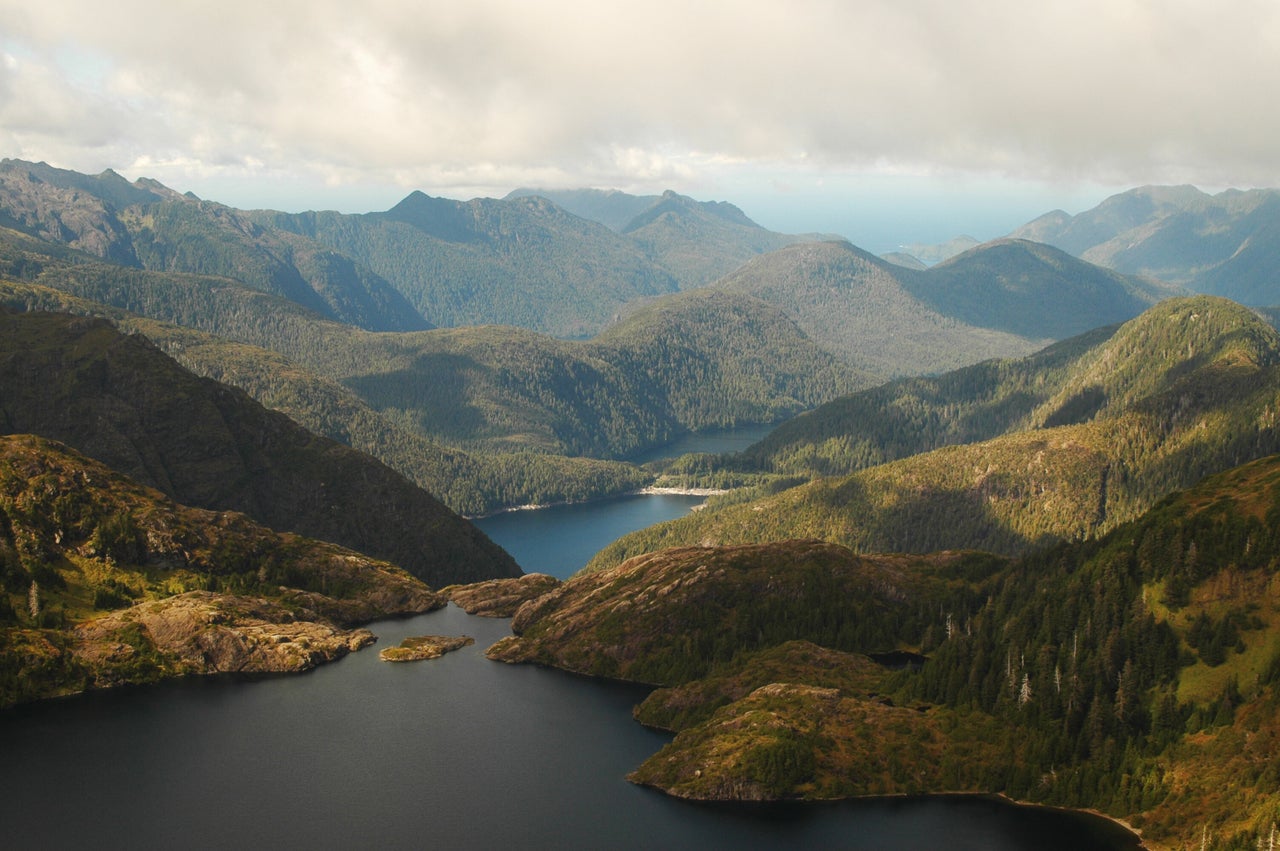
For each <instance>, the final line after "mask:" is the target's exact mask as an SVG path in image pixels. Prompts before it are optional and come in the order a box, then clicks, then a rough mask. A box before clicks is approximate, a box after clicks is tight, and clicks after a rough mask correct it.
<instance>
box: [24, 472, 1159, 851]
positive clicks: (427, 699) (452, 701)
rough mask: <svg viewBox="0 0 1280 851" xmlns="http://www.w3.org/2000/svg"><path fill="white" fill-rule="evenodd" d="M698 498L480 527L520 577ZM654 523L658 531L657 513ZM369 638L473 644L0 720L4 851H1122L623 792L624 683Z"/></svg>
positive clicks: (823, 810) (632, 759) (633, 744)
mask: <svg viewBox="0 0 1280 851" xmlns="http://www.w3.org/2000/svg"><path fill="white" fill-rule="evenodd" d="M698 501H699V500H697V499H695V498H689V497H667V496H651V497H629V498H625V499H620V500H609V501H606V502H605V503H593V504H589V505H582V506H561V507H557V508H551V509H545V510H539V511H527V512H514V513H511V514H506V515H498V516H496V517H492V518H487V519H486V520H485V521H483V522H482V523H481V525H482V526H484V527H485V528H486V529H487V530H488V531H489V532H490V534H491V535H492V536H493V537H494V538H495V540H498V541H499V542H500V543H504V545H507V546H510V547H511V550H512V553H513V555H515V557H516V559H517V561H519V562H520V563H521V565H523V566H524V567H525V568H526V569H527V570H542V571H543V572H548V573H553V574H556V575H561V576H565V575H569V574H570V573H573V572H574V571H576V570H577V569H579V568H580V567H581V566H582V564H584V563H585V561H586V560H587V559H588V558H590V556H591V555H592V554H594V552H595V551H596V550H598V549H599V548H600V547H601V546H603V545H604V544H605V543H608V542H609V541H611V540H613V539H614V538H616V537H617V536H618V535H619V534H622V533H623V532H625V531H631V529H634V528H639V527H640V526H643V525H648V524H649V523H652V522H656V519H666V517H667V516H668V515H671V516H678V514H680V513H684V512H686V511H688V510H689V507H690V506H691V505H693V504H696V502H698ZM655 518H656V519H655ZM370 628H371V629H372V630H373V632H374V633H375V634H377V635H378V636H379V646H382V647H386V646H391V645H394V644H396V643H398V642H399V641H400V640H401V639H402V638H404V637H406V636H410V635H423V634H443V635H462V634H465V635H471V636H473V637H474V638H475V639H476V644H475V645H474V646H471V647H467V648H464V649H462V650H460V651H457V652H455V653H450V654H448V655H446V656H444V657H443V658H441V659H437V660H434V661H427V662H418V663H410V664H399V665H392V664H388V663H385V662H381V661H379V659H378V656H377V652H376V649H369V650H365V651H363V652H360V653H356V654H352V655H351V656H349V657H347V658H346V659H343V660H342V661H340V662H337V663H335V664H332V665H328V666H325V667H322V668H319V669H317V670H315V671H313V672H310V673H308V674H303V675H298V676H287V677H271V678H259V679H254V680H245V679H235V678H230V677H225V678H216V679H204V680H196V681H191V682H179V683H166V684H163V685H159V686H152V687H141V688H134V689H126V690H119V691H115V692H106V693H100V694H91V695H84V696H80V697H76V698H70V699H66V700H59V701H49V702H45V703H41V704H36V705H33V706H25V707H18V708H16V709H12V710H8V711H3V712H0V754H2V755H3V758H2V759H0V837H2V842H0V844H2V845H3V846H4V847H7V848H42V849H49V848H81V847H86V846H90V845H92V846H93V847H97V848H105V849H113V848H129V849H152V848H156V849H159V848H166V849H168V848H179V847H180V848H228V849H231V848H235V849H240V848H282V849H292V848H308V849H312V848H319V849H326V848H344V849H348V848H380V849H399V848H405V849H409V848H448V849H455V848H457V849H470V848H484V849H489V848H503V847H520V848H616V849H632V848H634V849H647V848H664V849H683V848H689V849H693V848H699V849H705V848H742V849H772V848H846V849H854V851H857V850H858V849H867V851H871V849H876V851H907V849H918V848H939V849H952V851H979V849H982V851H1020V849H1037V851H1045V850H1046V849H1047V851H1066V849H1072V851H1076V849H1082V848H1090V849H1132V848H1136V847H1138V846H1137V843H1136V841H1135V840H1134V838H1133V837H1132V836H1131V835H1130V834H1128V833H1127V832H1126V831H1124V830H1122V829H1120V828H1119V827H1117V826H1115V825H1113V824H1111V823H1110V822H1107V821H1105V820H1102V819H1098V818H1094V817H1090V816H1086V815H1083V814H1076V813H1067V812H1059V811H1050V810H1042V809H1037V808H1028V807H1018V806H1014V805H1011V804H1008V803H1006V802H1003V801H999V800H995V799H991V798H982V797H959V798H950V797H948V798H919V799H889V800H872V801H857V802H841V803H833V804H821V805H797V804H790V805H754V806H748V805H739V806H729V805H723V806H716V805H697V804H691V803H687V802H683V801H678V800H674V799H671V798H668V797H666V796H664V795H662V794H660V793H658V792H655V791H653V790H649V789H642V788H639V787H636V786H633V785H632V784H630V783H628V782H626V780H625V779H624V778H625V776H626V774H627V772H628V771H630V770H631V769H633V768H635V767H636V766H637V765H639V764H640V763H641V762H642V761H643V760H644V759H645V758H646V757H648V756H649V755H650V754H652V753H654V752H655V751H656V750H658V749H659V748H660V747H661V746H662V745H663V744H664V743H665V742H666V741H668V740H669V737H668V736H667V735H665V734H662V733H658V732H655V731H651V730H647V729H645V728H643V727H641V726H640V725H639V724H636V723H635V722H634V721H632V720H631V708H632V707H633V706H634V705H635V704H636V703H637V702H639V701H640V700H641V699H642V698H643V696H644V694H645V690H644V689H643V688H638V687H634V686H629V685H626V684H619V683H605V682H598V681H594V680H589V679H585V678H582V677H576V676H573V675H570V674H565V673H563V672H559V671H553V670H547V669H541V668H534V667H527V666H508V665H503V664H500V663H496V662H490V661H488V660H487V659H485V658H484V656H483V651H484V649H485V648H487V647H488V646H489V645H490V644H492V643H493V642H494V641H496V640H498V639H499V638H501V637H502V636H504V635H506V634H508V621H506V620H493V619H485V618H472V617H468V616H467V615H466V614H464V613H463V612H462V611H461V610H459V609H457V608H456V607H453V606H450V607H448V608H447V609H443V610H441V611H438V612H433V613H431V614H427V615H421V616H418V617H415V618H411V619H404V620H392V621H383V622H379V623H375V624H372V625H371V626H370Z"/></svg>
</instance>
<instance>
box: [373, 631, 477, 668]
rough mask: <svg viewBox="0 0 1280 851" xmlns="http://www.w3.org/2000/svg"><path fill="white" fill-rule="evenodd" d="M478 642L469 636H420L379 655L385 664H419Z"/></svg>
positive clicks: (387, 649) (408, 639) (413, 637)
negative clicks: (424, 660)
mask: <svg viewBox="0 0 1280 851" xmlns="http://www.w3.org/2000/svg"><path fill="white" fill-rule="evenodd" d="M475 643H476V640H475V639H474V638H472V637H471V636H469V635H459V636H456V637H450V636H447V635H418V636H411V637H409V638H406V639H405V640H404V641H401V642H400V644H399V646H396V647H388V648H386V649H385V650H383V651H381V652H380V653H379V654H378V658H379V659H381V660H382V661H384V662H419V661H421V660H423V659H439V658H440V657H441V656H443V655H444V654H446V653H448V652H450V651H452V650H461V649H462V648H463V647H466V646H468V645H470V644H475Z"/></svg>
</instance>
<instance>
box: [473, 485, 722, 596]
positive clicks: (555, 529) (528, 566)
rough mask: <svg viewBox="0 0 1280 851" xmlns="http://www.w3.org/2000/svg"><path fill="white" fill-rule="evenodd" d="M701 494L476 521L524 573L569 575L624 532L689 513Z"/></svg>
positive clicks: (569, 507)
mask: <svg viewBox="0 0 1280 851" xmlns="http://www.w3.org/2000/svg"><path fill="white" fill-rule="evenodd" d="M704 500H705V497H700V496H684V495H680V494H633V495H631V496H621V497H615V498H612V499H602V500H597V501H595V502H584V503H580V504H577V505H552V506H549V507H547V508H535V509H528V510H524V511H507V512H504V513H502V514H493V515H490V516H488V517H482V518H480V519H479V520H476V521H475V524H476V525H477V526H479V527H480V529H481V530H483V531H484V533H485V534H486V535H488V536H489V537H490V538H491V539H492V540H493V542H494V543H495V544H497V545H498V546H500V547H502V548H503V549H504V550H506V551H507V552H509V553H511V557H512V558H514V559H515V560H516V564H518V565H520V567H521V568H522V569H523V570H524V572H525V573H547V574H550V575H551V576H555V577H557V578H559V579H568V578H569V577H570V576H572V575H573V574H575V573H577V572H578V571H579V570H581V569H582V568H583V567H585V566H586V564H587V562H588V561H590V560H591V557H592V556H594V555H595V554H596V553H598V552H600V550H602V549H604V547H605V546H607V545H608V544H611V543H613V542H614V541H616V540H617V539H618V538H621V537H622V536H623V535H625V534H627V533H628V532H634V531H635V530H637V529H643V528H645V527H646V526H652V525H653V524H655V523H661V522H663V521H666V520H674V519H675V518H677V517H680V516H683V515H685V514H688V513H689V512H690V511H691V510H692V509H693V507H694V506H696V505H699V504H701V503H702V502H703V501H704Z"/></svg>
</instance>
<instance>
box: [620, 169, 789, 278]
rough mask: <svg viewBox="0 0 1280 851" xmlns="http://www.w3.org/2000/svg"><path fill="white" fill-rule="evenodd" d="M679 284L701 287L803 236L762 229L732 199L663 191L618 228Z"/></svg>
mask: <svg viewBox="0 0 1280 851" xmlns="http://www.w3.org/2000/svg"><path fill="white" fill-rule="evenodd" d="M622 233H623V234H625V235H626V236H628V237H630V238H631V239H632V240H633V241H635V242H636V244H638V245H639V246H640V248H641V249H642V250H643V251H644V252H645V255H646V256H648V257H649V258H650V259H651V260H653V262H655V263H656V264H658V265H659V266H660V267H662V268H663V269H666V270H668V271H669V272H671V274H672V275H673V276H675V278H676V280H678V281H680V286H681V289H691V288H693V287H701V286H705V285H706V284H709V283H711V282H712V281H715V280H717V279H719V278H722V277H724V276H725V275H727V274H729V273H730V272H732V271H733V270H734V269H737V268H738V267H739V266H741V265H742V264H743V263H745V262H747V261H748V260H750V259H752V258H753V257H757V256H759V255H761V254H766V253H768V252H770V251H774V250H776V249H779V248H782V247H783V246H786V245H791V244H793V243H796V242H807V241H809V240H808V239H807V238H804V237H796V236H787V235H785V234H780V233H774V232H773V231H769V230H765V229H764V228H762V227H760V226H759V225H757V224H756V223H755V222H753V221H751V219H749V218H747V216H746V215H745V214H744V213H743V212H742V211H741V210H739V209H738V208H737V207H735V206H733V205H732V204H728V203H725V202H722V201H721V202H716V201H695V200H693V199H692V198H687V197H685V196H683V195H677V194H676V193H674V192H665V193H663V195H662V197H661V198H659V199H658V200H657V201H655V202H654V203H653V204H652V205H651V206H650V207H648V208H647V209H645V210H644V211H643V212H641V213H640V214H639V215H638V216H636V217H635V218H634V219H632V220H631V221H630V222H628V223H627V225H626V226H625V227H624V228H623V229H622Z"/></svg>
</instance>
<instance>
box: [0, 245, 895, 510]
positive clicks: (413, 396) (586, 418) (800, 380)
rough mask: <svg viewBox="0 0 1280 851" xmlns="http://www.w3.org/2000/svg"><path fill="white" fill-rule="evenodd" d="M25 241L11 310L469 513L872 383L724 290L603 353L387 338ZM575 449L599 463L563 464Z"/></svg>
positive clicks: (610, 481) (551, 497) (631, 324)
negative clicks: (228, 393)
mask: <svg viewBox="0 0 1280 851" xmlns="http://www.w3.org/2000/svg"><path fill="white" fill-rule="evenodd" d="M5 244H6V242H5V241H4V240H0V247H2V246H4V245H5ZM7 245H8V246H9V248H8V251H9V254H8V268H9V269H10V270H11V271H13V272H15V273H16V272H19V271H24V272H25V273H27V274H28V275H33V276H34V280H35V282H36V283H35V284H34V285H32V284H20V283H12V284H0V286H2V287H3V291H0V297H2V298H3V299H4V302H5V303H7V304H9V305H12V306H15V307H20V308H22V309H31V308H40V309H61V310H72V311H75V312H86V313H93V314H101V315H105V316H107V317H108V318H110V319H112V321H114V322H116V323H118V324H119V325H120V326H121V327H122V328H124V329H125V330H129V331H136V332H141V333H144V334H146V335H148V336H149V337H151V338H152V339H153V340H155V341H156V342H157V343H158V344H160V345H161V346H162V347H163V348H164V349H165V350H166V351H167V352H168V353H170V354H171V355H173V356H174V357H175V358H177V359H179V360H180V361H181V362H183V363H184V364H185V365H187V366H189V367H191V368H192V369H195V370H196V371H198V372H200V373H202V374H205V375H208V376H210V377H214V378H216V379H218V380H222V381H226V382H228V383H231V384H234V385H236V386H240V387H241V388H242V389H245V390H246V391H247V392H249V393H250V394H251V395H253V396H254V397H255V398H257V399H258V400H259V401H260V402H262V403H263V404H265V405H268V406H270V407H275V408H279V409H281V410H284V411H286V412H287V413H289V414H290V415H291V416H293V417H294V418H295V419H296V420H298V421H299V422H301V423H303V424H304V425H306V426H308V427H309V428H311V429H313V430H315V431H317V432H319V433H321V434H324V435H326V436H329V437H332V438H334V439H336V440H340V441H342V442H345V443H348V444H350V445H352V446H354V447H356V448H359V449H362V450H365V451H367V452H370V454H373V455H375V456H376V457H378V458H380V459H382V460H384V461H385V462H387V463H388V464H390V465H391V466H393V467H395V468H396V469H398V470H399V471H401V472H402V473H404V474H405V475H407V476H409V477H411V478H412V479H413V480H414V481H416V482H417V483H419V484H420V485H422V486H424V487H427V488H428V489H429V490H431V491H432V492H434V493H437V494H439V495H440V496H441V497H442V498H444V499H446V501H447V502H448V504H449V505H450V506H451V507H453V508H455V509H456V510H459V511H462V512H465V513H467V514H482V513H486V512H488V511H492V510H496V509H498V508H501V507H506V506H511V505H524V504H546V503H553V502H563V501H573V500H580V499H585V498H590V497H596V496H602V495H610V494H616V493H620V492H625V491H628V490H634V489H636V488H637V487H639V486H642V485H643V484H644V483H646V482H647V481H648V475H647V474H645V473H643V472H641V471H639V470H637V469H635V468H634V467H631V466H629V465H620V464H611V463H606V461H607V459H616V458H619V457H623V456H625V455H628V454H630V453H632V452H635V451H637V450H640V449H644V448H647V447H650V446H653V445H656V444H660V443H663V442H666V441H667V440H670V439H671V438H672V437H674V436H677V435H679V434H683V433H686V432H688V431H692V430H700V429H707V428H717V427H726V426H732V425H735V424H739V423H751V422H770V421H775V420H777V419H780V418H783V417H785V416H789V415H791V414H794V413H796V412H798V411H800V410H803V409H805V408H808V407H812V406H813V405H815V404H817V403H819V402H822V401H825V400H826V399H829V398H833V397H835V396H837V395H839V394H841V393H844V392H848V391H849V390H852V389H855V388H857V387H860V386H866V385H867V384H869V383H871V379H870V378H868V377H866V376H864V375H861V374H859V373H857V372H856V371H854V370H852V369H849V368H848V367H845V366H843V365H841V364H840V363H839V362H837V361H836V360H835V359H834V358H832V357H831V356H830V355H827V354H824V353H823V352H821V351H820V350H819V349H817V348H816V347H815V346H813V345H812V344H811V343H809V342H808V341H807V340H805V339H804V338H803V336H802V335H800V333H799V332H798V331H797V330H796V329H795V328H794V326H792V325H791V324H790V323H789V322H788V321H787V320H785V319H784V318H783V317H782V316H781V314H780V313H779V312H778V311H776V310H774V309H772V308H769V307H767V306H766V305H763V304H760V303H758V302H753V301H750V300H745V299H739V298H733V297H726V296H722V295H715V294H711V293H707V294H692V295H690V296H689V297H681V299H680V300H679V301H678V302H676V303H675V304H673V305H670V306H665V307H663V306H657V305H655V306H654V307H653V308H652V309H650V310H647V311H644V312H641V313H640V314H637V315H636V316H633V317H632V318H631V319H630V320H628V322H626V323H625V324H624V325H623V326H622V328H623V329H630V330H627V331H624V330H621V329H620V330H618V331H615V332H612V333H610V334H608V335H605V336H604V337H602V338H600V339H599V340H596V341H591V342H568V341H561V340H554V339H551V338H548V337H544V336H541V335H537V334H534V333H532V332H527V331H520V330H517V329H511V328H493V327H490V328H475V329H454V330H441V331H435V332H427V333H418V334H394V335H393V334H370V333H368V332H364V331H360V330H358V329H355V328H351V327H349V326H344V325H340V324H337V323H334V322H329V321H325V320H323V319H320V318H319V317H317V316H315V315H314V314H310V313H308V312H307V311H305V310H303V309H301V308H299V307H297V306H296V305H292V304H291V303H289V302H285V301H283V300H280V299H276V298H273V297H270V296H267V295H264V294H262V293H258V292H255V291H252V290H249V289H246V288H244V287H240V286H237V285H236V284H234V283H231V282H229V281H226V280H222V279H209V278H201V277H197V276H181V275H157V274H153V273H147V272H137V271H130V270H122V269H120V268H118V267H112V266H106V265H103V264H94V263H88V262H84V263H69V262H65V261H62V260H59V259H58V258H54V257H50V256H49V255H47V254H42V253H41V252H40V251H38V250H37V249H38V246H32V245H30V244H29V242H28V243H24V242H22V241H21V240H20V239H17V238H14V239H12V240H9V241H8V243H7ZM0 259H3V257H0ZM42 285H44V286H48V287H52V288H53V290H56V292H55V291H52V290H49V289H44V288H43V286H42ZM121 311H128V312H129V313H139V314H144V315H148V316H151V317H156V318H159V319H161V320H164V321H165V322H175V323H178V324H182V325H188V326H191V328H190V329H179V328H174V327H172V326H170V325H166V324H162V323H160V322H146V321H144V320H142V319H141V318H139V317H138V316H132V315H128V314H126V313H122V312H121ZM211 335H216V337H217V338H220V339H215V338H214V337H213V336H211ZM264 349H269V350H272V351H273V352H274V353H273V354H269V353H268V352H266V351H264ZM703 387H710V388H714V392H712V393H707V394H704V393H702V392H700V388H703ZM569 455H586V456H594V457H595V458H597V459H599V460H595V461H587V460H579V461H570V460H567V458H565V457H555V456H569Z"/></svg>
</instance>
